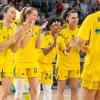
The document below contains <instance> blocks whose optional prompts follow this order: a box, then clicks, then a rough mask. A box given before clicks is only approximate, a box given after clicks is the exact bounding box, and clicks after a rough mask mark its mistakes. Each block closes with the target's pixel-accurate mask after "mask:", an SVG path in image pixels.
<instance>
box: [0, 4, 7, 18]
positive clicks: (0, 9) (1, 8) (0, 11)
mask: <svg viewBox="0 0 100 100" xmlns="http://www.w3.org/2000/svg"><path fill="white" fill-rule="evenodd" d="M6 6H8V5H7V4H0V20H2V19H3V13H4V9H5V7H6Z"/></svg>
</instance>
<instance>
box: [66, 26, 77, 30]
mask: <svg viewBox="0 0 100 100" xmlns="http://www.w3.org/2000/svg"><path fill="white" fill-rule="evenodd" d="M68 26H69V29H70V30H71V31H73V30H75V28H76V26H72V25H68Z"/></svg>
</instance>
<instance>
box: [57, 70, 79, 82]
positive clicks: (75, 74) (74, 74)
mask: <svg viewBox="0 0 100 100" xmlns="http://www.w3.org/2000/svg"><path fill="white" fill-rule="evenodd" d="M68 78H80V71H79V70H63V69H58V80H67V79H68Z"/></svg>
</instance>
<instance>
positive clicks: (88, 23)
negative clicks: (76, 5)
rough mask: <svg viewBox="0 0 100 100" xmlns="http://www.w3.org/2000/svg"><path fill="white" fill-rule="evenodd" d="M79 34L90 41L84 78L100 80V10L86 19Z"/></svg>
mask: <svg viewBox="0 0 100 100" xmlns="http://www.w3.org/2000/svg"><path fill="white" fill-rule="evenodd" d="M77 36H78V37H80V38H82V39H83V40H84V41H89V45H88V51H87V54H86V58H85V62H84V70H83V74H82V78H83V79H86V80H90V81H99V82H100V11H98V12H96V13H94V14H91V15H89V16H88V17H87V18H86V19H85V21H84V22H83V24H82V26H81V28H80V30H79V33H78V35H77Z"/></svg>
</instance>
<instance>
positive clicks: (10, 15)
mask: <svg viewBox="0 0 100 100" xmlns="http://www.w3.org/2000/svg"><path fill="white" fill-rule="evenodd" d="M4 18H6V19H7V20H8V21H9V22H10V23H13V22H14V21H15V19H16V9H15V8H14V7H9V8H8V10H7V12H6V13H4Z"/></svg>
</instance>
